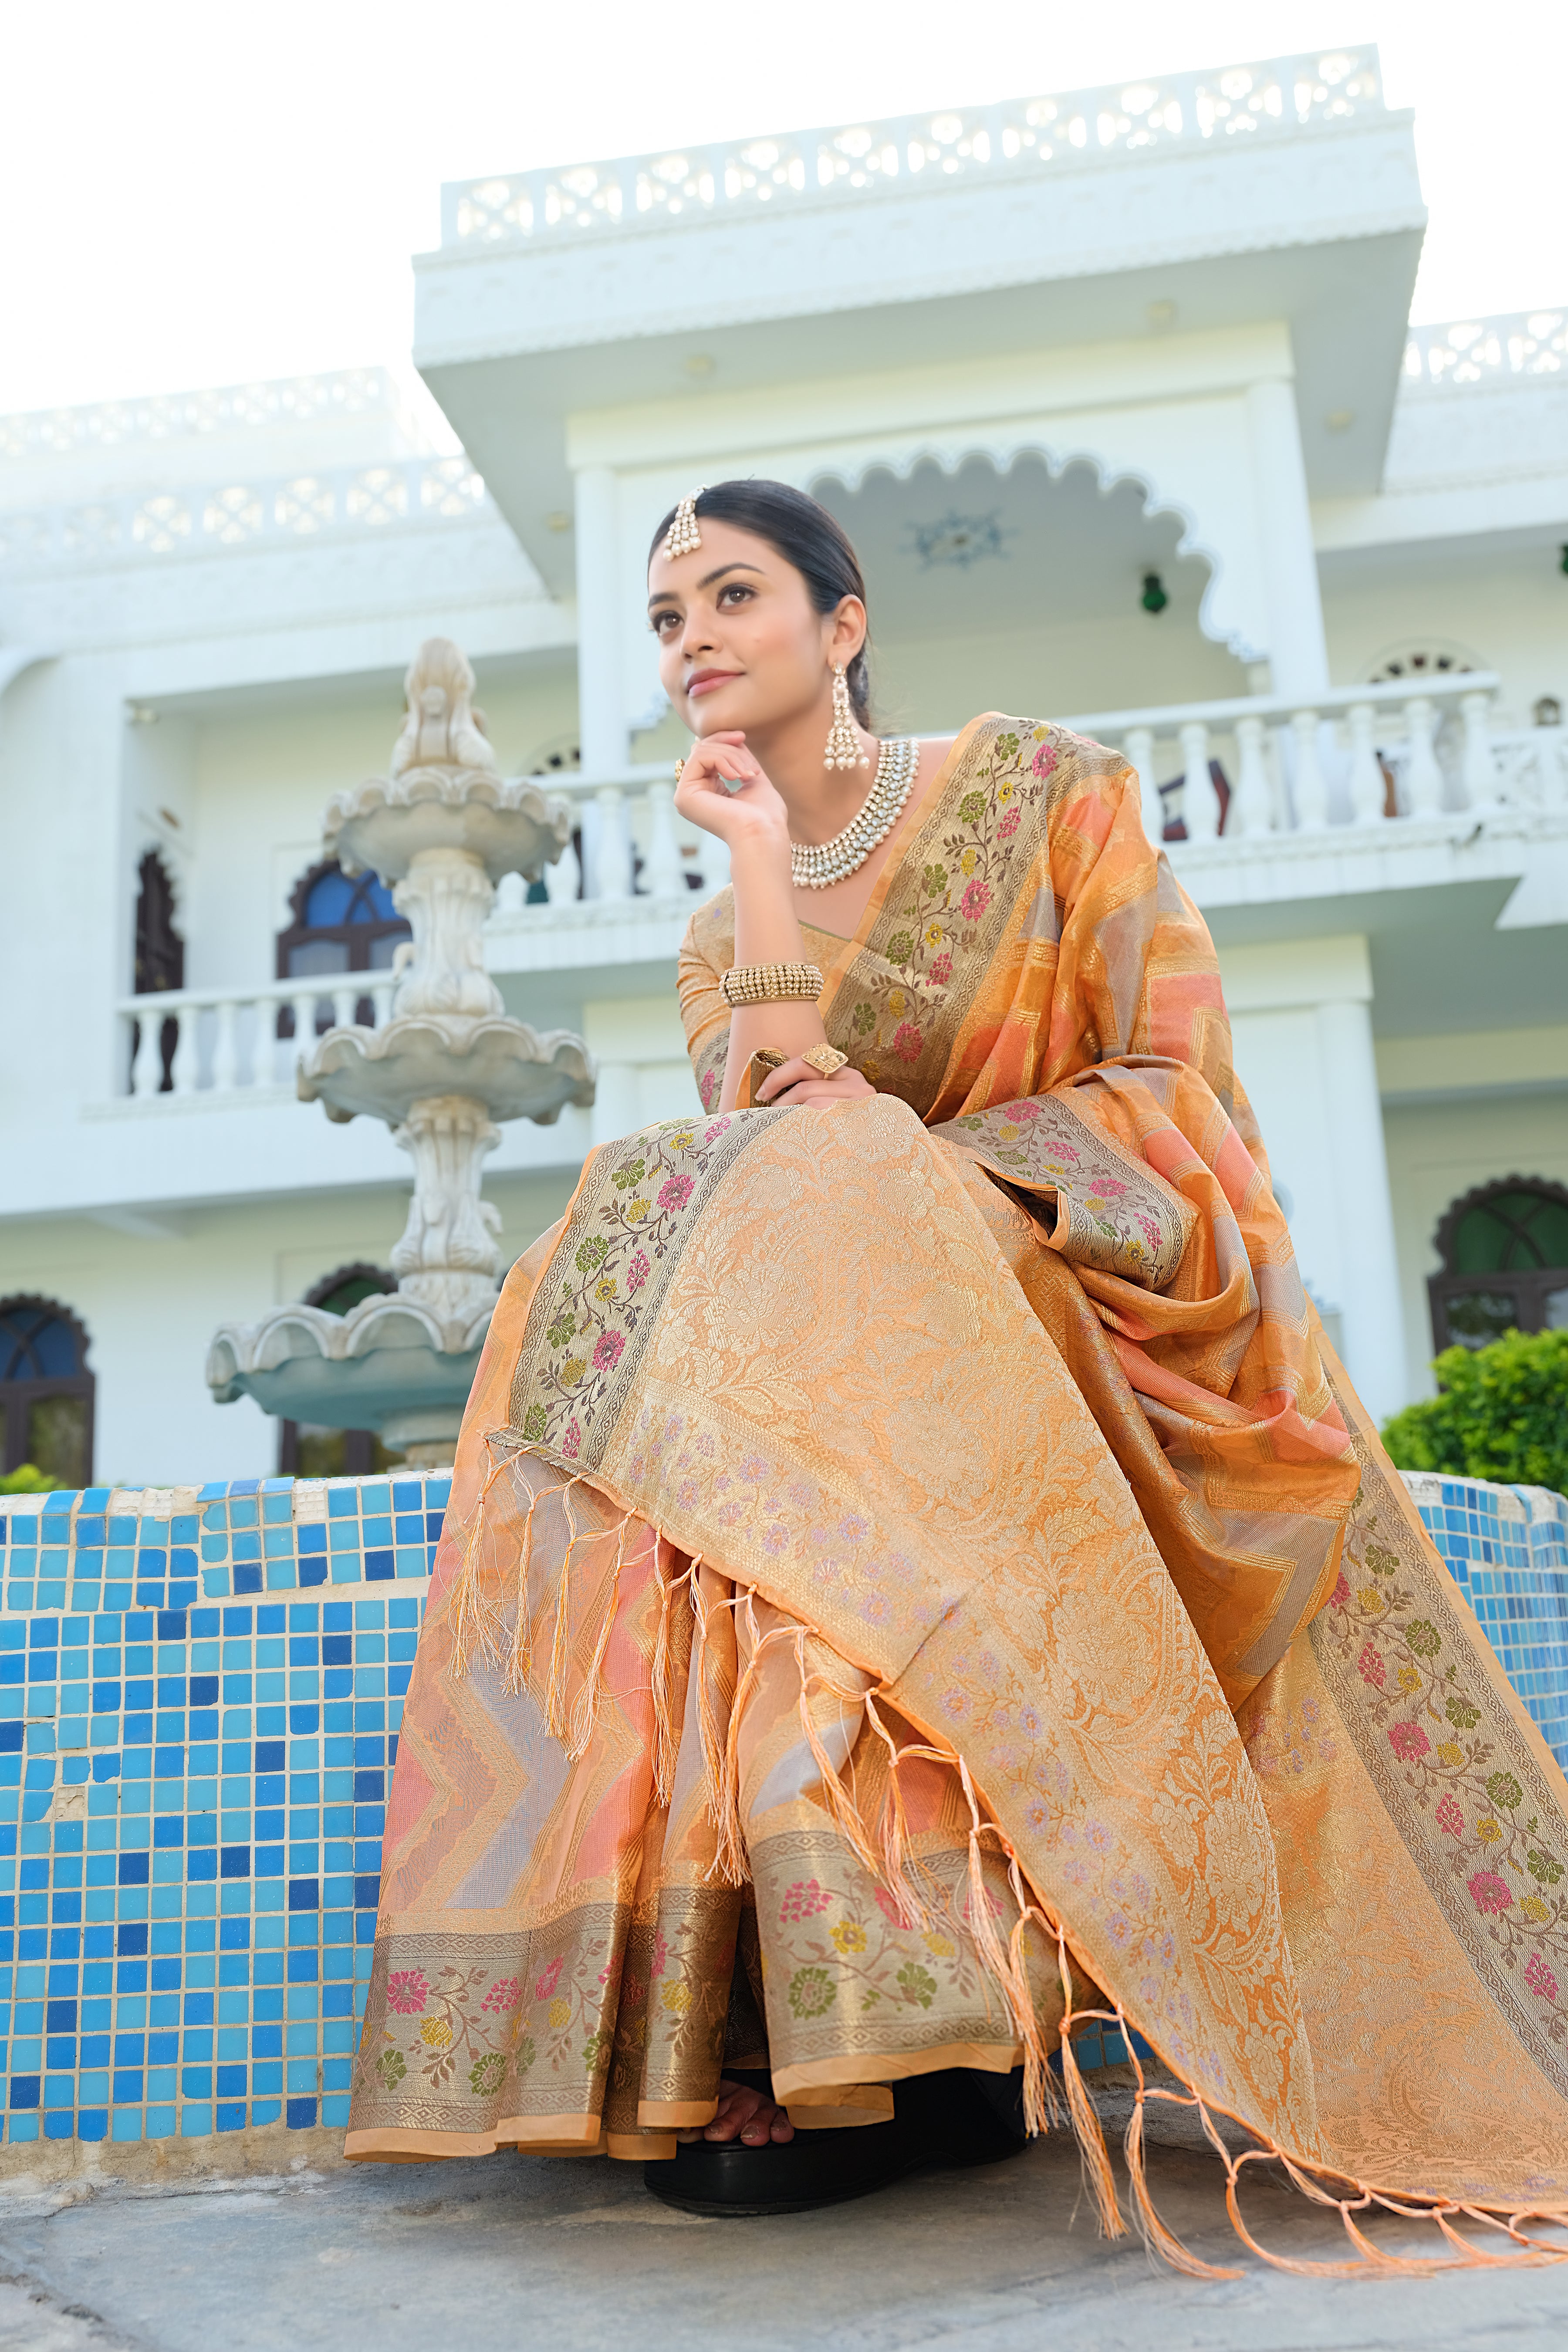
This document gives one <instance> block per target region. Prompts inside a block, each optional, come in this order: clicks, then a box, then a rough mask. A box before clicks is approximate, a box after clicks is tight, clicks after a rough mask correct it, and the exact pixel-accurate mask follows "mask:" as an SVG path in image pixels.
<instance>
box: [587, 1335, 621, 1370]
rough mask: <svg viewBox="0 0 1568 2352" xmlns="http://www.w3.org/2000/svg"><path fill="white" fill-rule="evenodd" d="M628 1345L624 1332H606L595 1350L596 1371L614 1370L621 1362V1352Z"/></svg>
mask: <svg viewBox="0 0 1568 2352" xmlns="http://www.w3.org/2000/svg"><path fill="white" fill-rule="evenodd" d="M625 1346H626V1337H625V1334H624V1333H623V1332H620V1331H606V1332H605V1336H604V1338H603V1339H601V1340H600V1341H599V1343H598V1345H597V1347H596V1348H595V1349H594V1370H595V1371H596V1372H607V1371H610V1370H613V1369H614V1367H615V1366H616V1364H618V1363H619V1362H620V1360H621V1350H622V1349H623V1348H624V1347H625Z"/></svg>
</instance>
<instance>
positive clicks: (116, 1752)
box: [0, 1472, 1568, 2146]
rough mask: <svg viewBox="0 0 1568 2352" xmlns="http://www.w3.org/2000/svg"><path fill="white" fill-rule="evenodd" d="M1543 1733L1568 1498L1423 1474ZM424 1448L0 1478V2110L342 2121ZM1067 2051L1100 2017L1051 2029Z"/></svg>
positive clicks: (94, 2120)
mask: <svg viewBox="0 0 1568 2352" xmlns="http://www.w3.org/2000/svg"><path fill="white" fill-rule="evenodd" d="M1411 1484H1412V1486H1414V1487H1415V1490H1416V1494H1417V1499H1418V1501H1419V1503H1420V1506H1421V1509H1422V1514H1423V1517H1425V1518H1426V1523H1427V1525H1428V1526H1429V1527H1430V1528H1432V1530H1433V1533H1434V1535H1435V1536H1436V1539H1437V1542H1438V1545H1439V1548H1440V1549H1442V1550H1443V1552H1444V1554H1445V1556H1446V1557H1447V1559H1448V1560H1449V1561H1450V1563H1451V1564H1452V1566H1453V1567H1454V1569H1455V1570H1456V1572H1457V1573H1458V1575H1459V1577H1460V1580H1461V1581H1462V1582H1463V1583H1464V1585H1465V1587H1466V1589H1467V1591H1468V1592H1469V1594H1470V1597H1471V1600H1472V1601H1473V1602H1474V1604H1475V1606H1476V1609H1477V1611H1478V1613H1479V1615H1480V1617H1481V1621H1482V1622H1483V1623H1484V1624H1485V1625H1486V1626H1487V1629H1488V1632H1489V1634H1490V1636H1491V1638H1492V1639H1493V1640H1494V1641H1495V1642H1496V1643H1497V1644H1498V1647H1499V1650H1500V1653H1501V1654H1502V1656H1503V1660H1504V1663H1505V1664H1506V1665H1508V1667H1509V1669H1510V1673H1512V1674H1513V1675H1514V1677H1515V1680H1516V1682H1518V1684H1519V1686H1520V1688H1521V1692H1522V1694H1523V1696H1524V1697H1525V1699H1526V1702H1527V1704H1528V1705H1529V1706H1530V1707H1531V1712H1532V1713H1533V1714H1534V1716H1535V1717H1536V1720H1537V1721H1538V1722H1539V1723H1540V1724H1541V1725H1542V1729H1543V1730H1544V1731H1545V1732H1546V1735H1547V1738H1549V1739H1550V1740H1552V1743H1553V1745H1554V1746H1555V1748H1556V1750H1557V1753H1558V1755H1559V1757H1560V1758H1564V1759H1568V1504H1565V1503H1564V1502H1563V1497H1562V1496H1547V1495H1544V1494H1542V1492H1540V1490H1533V1489H1521V1490H1520V1491H1519V1493H1517V1494H1516V1493H1514V1492H1512V1491H1511V1490H1510V1489H1508V1488H1506V1487H1496V1486H1479V1485H1477V1484H1473V1483H1471V1482H1469V1481H1458V1480H1447V1479H1441V1480H1440V1479H1426V1480H1423V1479H1418V1478H1415V1479H1412V1481H1411ZM448 1491H449V1480H448V1477H447V1474H446V1473H444V1472H432V1473H430V1474H428V1475H423V1476H406V1477H396V1478H392V1479H379V1480H378V1479H366V1480H363V1481H361V1480H356V1479H333V1480H327V1481H305V1480H301V1481H300V1482H297V1483H296V1482H294V1481H292V1480H289V1479H270V1480H265V1481H259V1482H258V1481H254V1480H252V1481H241V1482H238V1483H237V1484H235V1485H232V1486H206V1487H202V1488H199V1489H198V1488H195V1487H184V1488H175V1489H173V1490H168V1489H148V1490H146V1491H144V1492H142V1491H138V1492H129V1491H112V1492H111V1491H110V1489H108V1488H106V1487H91V1488H89V1489H88V1490H87V1491H86V1492H85V1493H82V1494H60V1495H50V1496H46V1497H44V1498H42V1501H41V1502H40V1501H39V1499H38V1498H37V1497H36V1496H0V1576H3V1581H4V1593H3V1605H0V2088H3V2092H4V2118H5V2122H4V2137H5V2142H6V2144H8V2145H12V2146H16V2145H18V2144H23V2143H27V2142H37V2141H38V2140H43V2139H55V2140H59V2139H70V2138H72V2137H76V2138H79V2139H82V2140H96V2141H103V2140H108V2141H111V2142H112V2141H121V2142H125V2141H136V2140H144V2139H146V2140H162V2139H171V2138H175V2137H180V2138H185V2139H200V2138H205V2137H207V2136H208V2135H210V2134H214V2133H226V2132H238V2131H243V2130H245V2129H246V2128H247V2126H258V2125H276V2124H279V2123H281V2124H283V2125H284V2126H293V2127H295V2128H303V2127H305V2126H310V2125H314V2124H322V2125H328V2126H342V2125H343V2124H344V2123H345V2122H346V2121H347V2117H348V2104H349V2081H350V2070H351V2067H352V2063H353V2049H354V2043H355V2041H356V2038H357V2034H358V2028H359V2021H360V2018H361V2016H362V2014H363V2002H364V1994H365V1988H366V1986H367V1984H368V1981H369V1977H370V1961H371V1948H372V1943H373V1940H374V1933H375V1911H376V1898H377V1894H378V1889H379V1883H380V1869H381V1839H382V1831H383V1827H384V1818H385V1816H384V1806H385V1800H386V1790H387V1782H388V1776H389V1774H390V1772H391V1769H392V1765H393V1762H394V1759H395V1756H396V1752H397V1732H398V1726H399V1723H400V1720H401V1717H402V1706H403V1696H404V1693H405V1691H406V1689H407V1687H408V1676H409V1669H410V1666H411V1664H412V1661H413V1657H414V1648H415V1643H416V1637H417V1633H418V1627H419V1616H420V1611H421V1609H422V1607H423V1603H424V1599H425V1594H426V1590H427V1586H428V1581H429V1575H430V1569H431V1565H432V1561H433V1559H434V1553H435V1547H436V1539H437V1536H438V1534H439V1532H440V1526H441V1517H442V1513H443V1511H444V1509H445V1507H446V1503H447V1494H448ZM1075 2047H1076V2048H1077V2050H1078V2053H1079V2059H1080V2062H1081V2063H1084V2064H1086V2065H1092V2064H1094V2063H1097V2062H1105V2061H1110V2060H1113V2059H1116V2058H1119V2057H1121V2056H1122V2055H1123V2054H1124V2053H1123V2051H1122V2048H1121V2042H1120V2039H1119V2037H1117V2036H1116V2035H1115V2034H1113V2033H1112V2034H1108V2035H1107V2036H1106V2037H1105V2039H1104V2042H1103V2045H1101V2046H1095V2045H1094V2044H1093V2043H1092V2042H1079V2043H1077V2044H1075Z"/></svg>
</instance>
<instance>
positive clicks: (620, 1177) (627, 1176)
mask: <svg viewBox="0 0 1568 2352" xmlns="http://www.w3.org/2000/svg"><path fill="white" fill-rule="evenodd" d="M646 1174H647V1160H627V1161H626V1165H625V1167H624V1168H617V1169H616V1172H615V1174H614V1176H613V1177H612V1178H611V1180H610V1181H611V1182H612V1183H613V1184H614V1185H615V1188H616V1192H629V1191H630V1189H631V1187H632V1186H633V1185H634V1184H640V1183H641V1182H642V1180H643V1178H644V1176H645V1175H646Z"/></svg>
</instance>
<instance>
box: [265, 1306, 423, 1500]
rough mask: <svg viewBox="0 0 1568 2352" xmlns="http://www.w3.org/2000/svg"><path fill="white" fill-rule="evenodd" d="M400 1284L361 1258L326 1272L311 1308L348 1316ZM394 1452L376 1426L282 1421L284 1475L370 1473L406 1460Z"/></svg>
mask: <svg viewBox="0 0 1568 2352" xmlns="http://www.w3.org/2000/svg"><path fill="white" fill-rule="evenodd" d="M396 1287H397V1276H395V1274H390V1273H388V1271H387V1270H386V1268H385V1267H384V1266H380V1265H367V1264H366V1263H365V1262H364V1261H363V1260H361V1259H356V1260H355V1262H354V1263H353V1265H340V1266H338V1267H337V1268H336V1269H335V1270H334V1271H333V1272H332V1273H331V1274H328V1275H323V1276H322V1277H321V1281H320V1282H318V1283H316V1284H314V1285H313V1286H312V1287H311V1288H310V1289H309V1290H308V1291H307V1292H306V1293H305V1297H304V1300H303V1302H302V1303H303V1304H304V1305H305V1306H307V1307H325V1308H326V1311H327V1313H328V1314H329V1315H346V1314H347V1313H348V1311H349V1309H350V1307H357V1306H358V1305H359V1303H360V1301H361V1299H362V1298H376V1297H384V1296H386V1295H387V1294H388V1293H390V1292H392V1291H394V1290H395V1289H396ZM402 1459H403V1456H402V1455H401V1454H389V1453H388V1452H387V1450H386V1448H385V1446H384V1444H382V1442H381V1440H380V1438H379V1437H378V1436H377V1435H376V1433H375V1432H374V1429H328V1428H326V1427H325V1426H323V1425H319V1424H318V1423H315V1422H310V1421H282V1422H279V1424H278V1475H279V1477H280V1478H368V1477H370V1476H371V1475H373V1474H374V1472H375V1471H377V1470H390V1469H393V1468H395V1465H397V1464H398V1463H399V1462H401V1461H402Z"/></svg>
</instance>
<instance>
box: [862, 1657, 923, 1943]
mask: <svg viewBox="0 0 1568 2352" xmlns="http://www.w3.org/2000/svg"><path fill="white" fill-rule="evenodd" d="M866 1720H867V1722H868V1724H869V1725H870V1727H871V1728H872V1730H873V1731H874V1732H875V1733H876V1734H877V1737H878V1738H879V1740H880V1741H881V1742H882V1745H883V1746H884V1748H886V1749H887V1751H888V1792H887V1794H886V1796H885V1797H884V1798H883V1800H882V1811H881V1817H880V1819H879V1822H878V1824H877V1843H878V1846H879V1855H880V1863H879V1870H878V1873H877V1875H878V1877H879V1879H880V1880H881V1883H882V1885H883V1887H884V1889H885V1891H886V1893H887V1894H888V1895H889V1897H890V1899H891V1900H892V1901H893V1902H894V1903H895V1904H896V1905H897V1906H898V1910H899V1925H900V1927H920V1928H927V1927H930V1926H931V1909H930V1906H929V1905H928V1904H926V1903H925V1902H923V1901H922V1900H921V1896H920V1895H918V1894H917V1893H916V1891H915V1888H914V1885H913V1884H912V1882H911V1880H910V1851H909V1846H910V1821H909V1814H908V1813H907V1811H905V1808H904V1791H903V1784H902V1783H901V1781H900V1779H899V1767H900V1764H901V1763H902V1761H903V1758H904V1750H903V1749H902V1748H900V1746H899V1743H898V1741H897V1740H896V1739H895V1738H893V1735H892V1733H891V1732H890V1731H889V1728H888V1727H887V1725H886V1724H885V1723H884V1722H883V1721H882V1718H881V1717H880V1716H879V1714H878V1712H877V1701H876V1695H875V1693H874V1692H871V1691H868V1692H867V1694H866Z"/></svg>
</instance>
